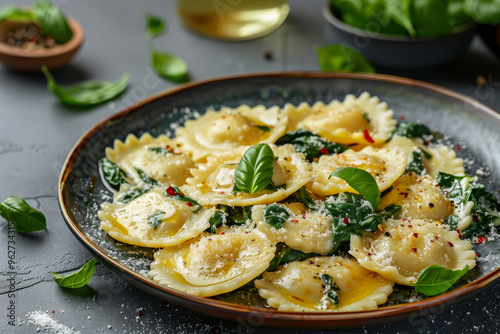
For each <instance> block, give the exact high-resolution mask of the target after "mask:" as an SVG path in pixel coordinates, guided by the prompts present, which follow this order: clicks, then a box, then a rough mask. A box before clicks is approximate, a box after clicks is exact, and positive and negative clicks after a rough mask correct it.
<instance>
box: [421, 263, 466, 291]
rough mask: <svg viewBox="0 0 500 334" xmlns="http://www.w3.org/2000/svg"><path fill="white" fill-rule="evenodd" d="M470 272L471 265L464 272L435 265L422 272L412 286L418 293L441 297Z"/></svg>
mask: <svg viewBox="0 0 500 334" xmlns="http://www.w3.org/2000/svg"><path fill="white" fill-rule="evenodd" d="M468 271H469V265H466V266H465V268H464V269H462V270H450V269H446V268H443V267H441V266H439V265H436V264H434V265H432V266H429V267H427V268H425V269H424V270H422V271H421V272H420V274H419V275H418V279H417V281H416V282H415V283H413V284H412V286H413V287H414V288H415V290H416V291H417V292H418V293H421V294H424V295H426V296H435V295H439V294H441V293H443V292H445V291H446V290H448V289H449V288H451V287H452V285H453V284H455V282H456V281H457V280H458V279H459V278H460V277H462V276H463V275H465V274H466V273H467V272H468Z"/></svg>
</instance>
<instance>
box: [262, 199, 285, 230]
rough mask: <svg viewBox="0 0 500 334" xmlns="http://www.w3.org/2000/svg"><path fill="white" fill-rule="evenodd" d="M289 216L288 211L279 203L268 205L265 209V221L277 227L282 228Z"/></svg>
mask: <svg viewBox="0 0 500 334" xmlns="http://www.w3.org/2000/svg"><path fill="white" fill-rule="evenodd" d="M288 217H290V214H289V213H288V211H287V210H286V209H285V208H284V207H282V206H280V205H278V204H272V205H269V206H266V208H265V209H264V217H263V218H264V221H265V222H266V223H268V224H269V225H271V226H272V227H274V228H276V229H280V228H282V227H283V223H284V222H286V220H287V219H288Z"/></svg>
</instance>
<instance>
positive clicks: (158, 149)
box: [148, 146, 174, 155]
mask: <svg viewBox="0 0 500 334" xmlns="http://www.w3.org/2000/svg"><path fill="white" fill-rule="evenodd" d="M148 151H151V152H154V153H156V154H163V155H168V154H173V153H174V150H173V149H171V148H169V147H168V146H167V147H149V148H148Z"/></svg>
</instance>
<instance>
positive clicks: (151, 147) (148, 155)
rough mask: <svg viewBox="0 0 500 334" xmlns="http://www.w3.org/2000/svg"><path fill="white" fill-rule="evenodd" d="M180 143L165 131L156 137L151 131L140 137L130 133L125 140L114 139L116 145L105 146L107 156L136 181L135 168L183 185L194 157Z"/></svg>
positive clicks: (154, 176)
mask: <svg viewBox="0 0 500 334" xmlns="http://www.w3.org/2000/svg"><path fill="white" fill-rule="evenodd" d="M179 146H180V145H178V144H177V143H176V142H175V141H174V140H172V139H170V138H169V137H167V136H165V135H160V136H158V138H153V136H151V135H150V134H149V133H145V134H143V135H142V136H141V137H140V138H137V137H136V136H134V135H133V134H129V135H128V136H127V138H126V139H125V142H122V141H120V140H115V143H114V147H113V148H107V149H106V158H108V159H109V160H111V161H112V162H114V163H116V164H117V165H118V166H119V167H120V168H121V169H123V170H124V171H125V172H126V173H127V174H128V175H131V176H133V177H134V179H135V180H136V181H139V180H140V178H139V176H138V174H137V170H136V168H139V169H140V170H142V171H143V172H144V173H145V174H146V175H147V176H149V177H151V178H153V179H155V180H156V181H158V182H161V183H164V184H175V185H177V186H181V185H183V184H184V183H185V182H186V179H187V178H188V177H190V176H191V173H190V172H189V170H190V169H191V168H193V167H194V162H193V160H192V159H191V158H190V157H189V156H187V155H186V154H183V153H181V152H180V148H179Z"/></svg>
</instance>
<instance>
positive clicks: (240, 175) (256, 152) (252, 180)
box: [234, 143, 275, 194]
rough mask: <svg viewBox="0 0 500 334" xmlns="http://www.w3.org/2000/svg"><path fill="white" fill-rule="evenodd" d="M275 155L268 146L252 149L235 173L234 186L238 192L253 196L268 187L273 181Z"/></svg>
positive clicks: (257, 146)
mask: <svg viewBox="0 0 500 334" xmlns="http://www.w3.org/2000/svg"><path fill="white" fill-rule="evenodd" d="M274 161H275V159H274V153H273V150H272V149H271V147H270V146H269V145H268V144H265V143H262V144H257V145H254V146H252V147H250V148H249V149H248V150H246V152H245V154H243V157H242V158H241V160H240V162H239V163H238V167H236V170H235V171H234V184H235V186H236V187H237V189H238V190H240V191H243V192H246V193H249V194H253V193H255V192H257V191H259V190H262V189H264V188H265V187H266V186H268V185H269V184H270V183H271V181H272V179H273V165H274Z"/></svg>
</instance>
